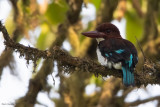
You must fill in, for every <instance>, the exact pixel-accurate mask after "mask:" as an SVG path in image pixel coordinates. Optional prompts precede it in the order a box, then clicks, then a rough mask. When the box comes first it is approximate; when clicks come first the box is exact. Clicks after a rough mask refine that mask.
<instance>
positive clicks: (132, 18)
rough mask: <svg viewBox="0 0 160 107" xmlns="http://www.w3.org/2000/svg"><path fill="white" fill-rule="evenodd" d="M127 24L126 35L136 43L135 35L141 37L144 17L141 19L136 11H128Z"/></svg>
mask: <svg viewBox="0 0 160 107" xmlns="http://www.w3.org/2000/svg"><path fill="white" fill-rule="evenodd" d="M126 19H127V23H126V24H127V26H126V37H127V39H128V40H130V41H131V42H132V43H134V44H135V43H136V39H135V36H136V37H137V38H138V39H140V38H141V37H142V33H143V32H142V31H143V23H142V22H143V19H140V18H139V17H138V15H137V14H136V13H135V12H127V13H126Z"/></svg>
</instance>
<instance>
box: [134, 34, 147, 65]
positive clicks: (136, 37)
mask: <svg viewBox="0 0 160 107" xmlns="http://www.w3.org/2000/svg"><path fill="white" fill-rule="evenodd" d="M135 38H136V41H137V44H138V46H139V48H140V50H141V52H142V55H143V58H144V62H146V56H145V55H144V52H143V49H142V47H141V45H140V43H139V41H138V39H137V37H136V36H135Z"/></svg>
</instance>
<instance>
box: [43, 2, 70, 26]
mask: <svg viewBox="0 0 160 107" xmlns="http://www.w3.org/2000/svg"><path fill="white" fill-rule="evenodd" d="M68 9H69V8H68V5H67V3H66V2H65V0H59V1H57V2H52V3H51V4H49V6H48V9H47V11H46V14H45V15H46V17H47V18H48V20H49V21H50V22H51V23H52V24H53V25H55V24H59V23H61V22H63V21H64V19H65V18H66V12H67V10H68Z"/></svg>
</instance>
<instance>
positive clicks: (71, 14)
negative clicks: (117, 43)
mask: <svg viewBox="0 0 160 107" xmlns="http://www.w3.org/2000/svg"><path fill="white" fill-rule="evenodd" d="M0 20H1V21H2V22H3V23H4V25H5V26H6V28H7V30H8V32H9V34H10V37H11V38H12V39H13V40H14V41H16V42H19V43H21V44H24V45H26V46H31V47H35V48H38V49H40V50H45V49H52V48H53V47H54V46H60V47H61V48H62V49H64V50H66V51H67V52H68V53H70V54H71V55H72V56H75V57H81V58H89V59H92V60H95V61H97V57H96V45H97V43H96V40H94V39H90V38H86V37H84V36H83V35H81V32H84V31H90V30H94V29H95V28H96V26H97V25H99V24H101V23H104V22H111V23H113V24H115V25H116V26H117V27H118V28H119V30H120V32H121V35H122V37H123V38H125V39H128V40H130V41H131V42H132V43H134V44H135V46H136V47H137V50H138V53H139V59H140V61H139V63H138V65H137V69H140V68H142V65H143V55H142V53H141V51H139V47H138V45H137V42H136V38H135V37H137V39H138V41H139V42H140V44H141V46H142V48H143V50H144V52H145V55H146V56H147V57H148V58H150V59H151V60H152V61H156V62H159V60H160V37H159V31H160V1H159V0H114V1H113V0H0ZM3 42H4V39H3V36H2V33H0V107H1V106H2V107H3V106H5V107H6V106H9V107H12V106H13V107H14V106H16V107H32V106H34V107H128V106H138V107H144V106H145V107H158V106H160V99H159V97H158V98H155V96H160V86H159V85H157V84H148V85H146V86H143V85H142V86H141V87H132V88H131V87H130V88H126V87H124V86H123V85H122V84H121V79H120V78H115V77H112V76H110V77H109V76H108V77H101V76H99V77H95V76H94V75H93V74H91V73H87V72H77V71H75V72H74V70H73V73H71V74H67V73H64V72H63V70H62V69H61V65H60V63H59V62H57V61H56V60H55V61H47V60H44V59H41V60H39V61H38V62H37V68H36V72H35V73H33V62H32V61H30V62H29V64H27V61H26V60H25V59H24V58H23V57H19V53H18V52H13V51H12V50H10V49H8V50H5V46H4V43H3ZM54 82H55V84H54ZM145 99H147V100H145Z"/></svg>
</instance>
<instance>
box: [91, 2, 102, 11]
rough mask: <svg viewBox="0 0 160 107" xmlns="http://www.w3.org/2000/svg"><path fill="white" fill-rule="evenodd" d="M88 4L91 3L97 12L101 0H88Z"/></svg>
mask: <svg viewBox="0 0 160 107" xmlns="http://www.w3.org/2000/svg"><path fill="white" fill-rule="evenodd" d="M89 2H90V3H92V4H93V5H94V6H95V7H96V10H99V8H100V4H101V0H89Z"/></svg>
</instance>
